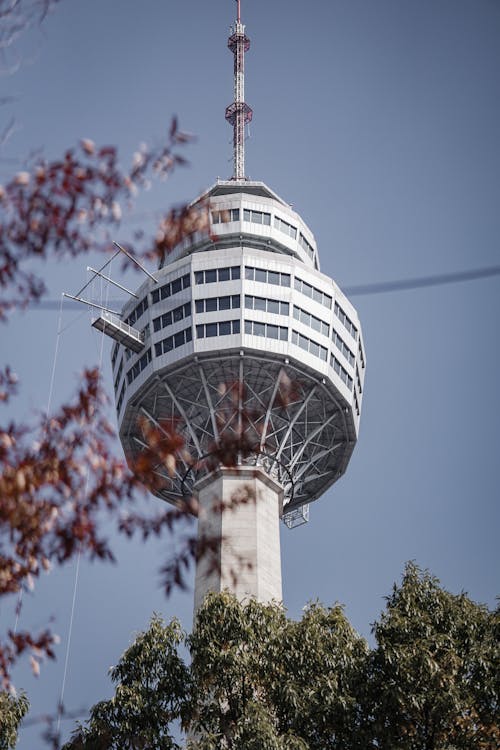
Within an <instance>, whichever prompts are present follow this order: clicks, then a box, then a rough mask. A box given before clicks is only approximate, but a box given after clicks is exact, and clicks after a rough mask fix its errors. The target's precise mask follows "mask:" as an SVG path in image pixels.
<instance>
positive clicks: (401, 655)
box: [365, 563, 500, 750]
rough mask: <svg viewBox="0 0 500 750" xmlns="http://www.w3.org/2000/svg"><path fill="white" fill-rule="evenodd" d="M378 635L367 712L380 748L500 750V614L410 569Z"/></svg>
mask: <svg viewBox="0 0 500 750" xmlns="http://www.w3.org/2000/svg"><path fill="white" fill-rule="evenodd" d="M373 630H374V634H375V637H376V640H377V648H376V649H375V650H374V651H373V652H372V654H371V655H370V664H369V670H368V672H369V679H368V684H367V695H366V699H365V713H366V714H367V716H368V723H369V725H370V729H371V731H370V734H371V735H372V736H373V737H374V738H375V740H376V744H375V746H376V747H377V748H378V747H380V748H382V749H384V748H387V750H394V748H398V750H399V749H400V750H414V749H418V750H420V749H422V750H462V748H463V750H472V749H473V748H491V750H493V748H497V747H498V746H499V744H500V731H499V726H498V709H499V704H498V696H499V675H500V663H499V639H498V635H499V612H498V611H497V612H489V611H488V609H487V608H486V607H484V606H481V605H478V604H475V603H474V602H473V601H471V600H470V599H469V598H468V597H467V596H466V595H465V594H459V595H454V594H450V593H449V592H448V591H445V590H444V589H442V588H441V587H440V585H439V581H438V580H437V579H436V578H434V577H433V576H431V575H430V574H429V573H427V572H422V571H420V570H419V568H418V567H417V566H416V565H414V564H413V563H409V564H408V565H407V567H406V570H405V573H404V576H403V581H402V584H401V586H399V587H398V586H394V589H393V592H392V595H391V596H390V597H389V598H388V601H387V609H386V611H385V612H384V613H383V614H382V617H381V619H380V622H379V623H376V624H375V625H374V628H373Z"/></svg>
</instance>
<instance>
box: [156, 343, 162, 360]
mask: <svg viewBox="0 0 500 750" xmlns="http://www.w3.org/2000/svg"><path fill="white" fill-rule="evenodd" d="M161 354H162V345H161V341H159V342H158V343H157V344H155V356H157V357H161Z"/></svg>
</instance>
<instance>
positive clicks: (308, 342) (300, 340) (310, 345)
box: [292, 329, 328, 362]
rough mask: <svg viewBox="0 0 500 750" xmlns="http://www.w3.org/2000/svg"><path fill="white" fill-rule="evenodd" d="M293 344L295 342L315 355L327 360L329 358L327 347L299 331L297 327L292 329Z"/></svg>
mask: <svg viewBox="0 0 500 750" xmlns="http://www.w3.org/2000/svg"><path fill="white" fill-rule="evenodd" d="M292 344H295V346H300V348H301V349H305V351H306V352H309V353H310V354H314V356H315V357H320V359H322V360H324V361H325V362H326V361H327V359H328V349H327V348H326V347H324V346H321V344H318V343H317V342H316V341H313V340H312V339H310V338H308V337H307V336H304V335H303V334H302V333H299V332H298V331H296V330H295V329H294V330H292Z"/></svg>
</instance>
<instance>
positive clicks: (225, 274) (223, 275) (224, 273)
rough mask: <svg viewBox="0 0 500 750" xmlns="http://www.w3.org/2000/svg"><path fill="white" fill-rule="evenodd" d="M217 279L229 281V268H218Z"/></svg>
mask: <svg viewBox="0 0 500 750" xmlns="http://www.w3.org/2000/svg"><path fill="white" fill-rule="evenodd" d="M219 281H229V268H219Z"/></svg>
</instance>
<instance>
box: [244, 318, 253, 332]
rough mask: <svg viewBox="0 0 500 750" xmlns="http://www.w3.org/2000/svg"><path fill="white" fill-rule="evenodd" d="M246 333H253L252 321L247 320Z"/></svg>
mask: <svg viewBox="0 0 500 750" xmlns="http://www.w3.org/2000/svg"><path fill="white" fill-rule="evenodd" d="M245 333H252V321H251V320H245Z"/></svg>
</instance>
